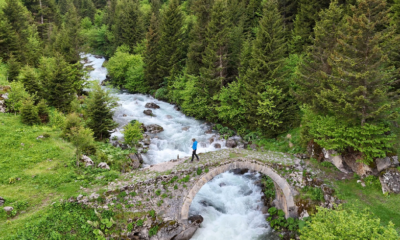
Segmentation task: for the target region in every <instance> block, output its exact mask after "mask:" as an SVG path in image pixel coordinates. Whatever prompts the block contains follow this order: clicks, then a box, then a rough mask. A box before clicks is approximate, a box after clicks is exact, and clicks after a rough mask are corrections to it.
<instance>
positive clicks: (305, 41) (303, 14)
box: [291, 0, 330, 53]
mask: <svg viewBox="0 0 400 240" xmlns="http://www.w3.org/2000/svg"><path fill="white" fill-rule="evenodd" d="M329 3H330V0H322V1H321V0H311V1H310V0H299V9H298V14H297V15H296V19H295V21H294V29H293V34H292V35H293V36H292V37H293V39H292V43H291V45H292V46H291V48H292V49H291V51H292V52H293V53H301V52H303V50H304V47H305V46H309V45H311V37H313V36H314V35H313V28H314V26H315V23H316V22H317V21H318V13H319V12H320V11H321V10H322V9H326V8H328V7H329Z"/></svg>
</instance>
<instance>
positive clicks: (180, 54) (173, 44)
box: [157, 0, 185, 85]
mask: <svg viewBox="0 0 400 240" xmlns="http://www.w3.org/2000/svg"><path fill="white" fill-rule="evenodd" d="M183 22H184V21H183V14H182V11H181V8H180V6H179V0H171V1H170V2H169V4H168V7H167V8H166V9H165V11H164V12H163V14H162V19H161V23H160V44H159V46H160V50H159V53H158V56H157V59H158V68H157V72H158V78H159V79H163V80H164V79H166V78H169V79H170V81H169V82H168V85H172V84H173V80H172V79H173V77H174V76H175V75H176V74H178V73H179V71H180V70H181V69H182V67H183V65H184V59H185V55H184V45H185V42H184V32H183Z"/></svg>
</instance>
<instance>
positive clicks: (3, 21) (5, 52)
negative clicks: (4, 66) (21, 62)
mask: <svg viewBox="0 0 400 240" xmlns="http://www.w3.org/2000/svg"><path fill="white" fill-rule="evenodd" d="M18 53H19V47H18V36H17V34H16V32H15V31H14V29H13V28H12V25H11V23H10V21H8V19H7V18H6V17H5V15H4V14H3V13H2V11H0V58H1V59H3V61H7V60H8V59H9V57H10V56H11V55H17V54H18Z"/></svg>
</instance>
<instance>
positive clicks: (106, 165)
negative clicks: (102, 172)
mask: <svg viewBox="0 0 400 240" xmlns="http://www.w3.org/2000/svg"><path fill="white" fill-rule="evenodd" d="M97 167H98V168H102V169H107V170H110V166H108V164H107V163H105V162H101V163H99V165H97Z"/></svg>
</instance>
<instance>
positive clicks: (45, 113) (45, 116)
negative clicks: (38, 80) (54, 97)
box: [37, 99, 49, 123]
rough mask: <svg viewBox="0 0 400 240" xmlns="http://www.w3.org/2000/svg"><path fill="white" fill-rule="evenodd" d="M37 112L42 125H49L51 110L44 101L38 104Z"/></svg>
mask: <svg viewBox="0 0 400 240" xmlns="http://www.w3.org/2000/svg"><path fill="white" fill-rule="evenodd" d="M37 110H38V114H39V118H40V121H41V122H42V123H48V122H49V109H48V106H47V104H46V101H45V100H44V99H42V100H40V102H39V103H38V105H37Z"/></svg>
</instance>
